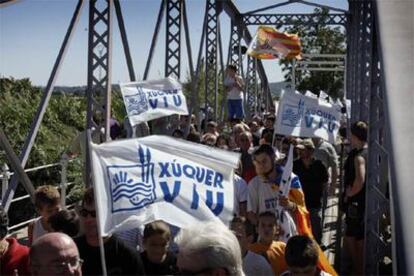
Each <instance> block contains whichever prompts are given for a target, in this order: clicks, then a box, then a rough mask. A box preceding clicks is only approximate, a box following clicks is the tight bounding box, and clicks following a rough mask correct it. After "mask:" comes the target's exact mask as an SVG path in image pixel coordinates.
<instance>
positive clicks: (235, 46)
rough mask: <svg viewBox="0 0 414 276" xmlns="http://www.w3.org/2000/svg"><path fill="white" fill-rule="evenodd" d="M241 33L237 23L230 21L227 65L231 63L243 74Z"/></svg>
mask: <svg viewBox="0 0 414 276" xmlns="http://www.w3.org/2000/svg"><path fill="white" fill-rule="evenodd" d="M241 39H242V36H241V33H240V30H239V27H238V24H236V23H235V22H233V21H232V22H231V31H230V41H229V49H228V56H227V65H230V64H233V65H235V66H237V68H238V69H239V73H240V74H241V75H243V63H242V60H243V59H242V53H241V45H240V44H241Z"/></svg>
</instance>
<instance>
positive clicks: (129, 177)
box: [107, 146, 156, 213]
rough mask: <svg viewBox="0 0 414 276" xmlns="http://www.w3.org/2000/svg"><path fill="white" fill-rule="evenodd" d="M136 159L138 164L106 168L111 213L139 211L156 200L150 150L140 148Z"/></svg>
mask: <svg viewBox="0 0 414 276" xmlns="http://www.w3.org/2000/svg"><path fill="white" fill-rule="evenodd" d="M138 159H139V161H140V163H139V164H134V165H129V166H118V165H114V166H108V167H107V172H108V177H109V180H110V190H111V198H112V202H111V203H112V213H116V212H120V211H125V210H136V209H141V208H143V207H145V206H147V205H148V204H151V203H153V202H154V200H155V198H156V195H155V181H154V163H151V152H150V150H149V149H148V148H146V149H144V148H143V147H142V146H140V147H139V148H138Z"/></svg>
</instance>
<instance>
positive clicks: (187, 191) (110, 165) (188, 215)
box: [91, 136, 239, 236]
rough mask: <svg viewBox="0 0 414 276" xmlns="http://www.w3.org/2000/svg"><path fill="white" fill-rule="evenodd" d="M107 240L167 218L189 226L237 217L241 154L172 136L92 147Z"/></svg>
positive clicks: (95, 182) (171, 222) (227, 220)
mask: <svg viewBox="0 0 414 276" xmlns="http://www.w3.org/2000/svg"><path fill="white" fill-rule="evenodd" d="M91 149H92V164H93V177H94V186H95V198H96V202H97V208H98V218H99V226H100V231H101V234H102V235H103V236H105V235H108V234H110V233H113V232H115V231H117V230H127V229H130V228H134V227H137V226H140V225H144V224H146V223H149V222H151V221H154V220H158V219H162V220H164V221H166V222H167V223H170V224H172V225H176V226H178V227H181V228H184V227H186V226H188V225H192V224H195V223H198V222H202V221H206V220H218V219H219V220H221V221H222V222H223V223H225V224H228V223H229V222H230V221H231V219H232V218H233V207H234V204H233V202H234V200H233V199H234V187H233V170H234V168H236V167H237V163H238V159H239V155H238V154H236V153H232V152H227V151H223V150H219V149H215V148H211V147H207V146H204V145H199V144H194V143H191V142H187V141H184V140H179V139H175V138H171V137H167V136H147V137H144V138H138V139H127V140H118V141H113V142H108V143H104V144H100V145H96V144H92V147H91Z"/></svg>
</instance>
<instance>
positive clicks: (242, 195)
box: [234, 174, 249, 215]
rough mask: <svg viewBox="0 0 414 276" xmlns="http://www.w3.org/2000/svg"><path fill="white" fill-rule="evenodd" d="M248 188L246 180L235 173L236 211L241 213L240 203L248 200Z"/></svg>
mask: <svg viewBox="0 0 414 276" xmlns="http://www.w3.org/2000/svg"><path fill="white" fill-rule="evenodd" d="M248 193H249V190H248V188H247V183H246V181H245V180H244V179H243V178H241V177H240V176H238V175H236V174H235V175H234V213H235V214H236V215H239V211H240V210H239V203H240V202H247V194H248Z"/></svg>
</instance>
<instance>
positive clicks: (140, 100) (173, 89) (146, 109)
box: [119, 78, 188, 126]
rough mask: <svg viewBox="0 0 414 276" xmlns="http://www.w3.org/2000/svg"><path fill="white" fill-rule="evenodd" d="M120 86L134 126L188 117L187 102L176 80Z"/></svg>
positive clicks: (123, 84)
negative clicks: (170, 116)
mask: <svg viewBox="0 0 414 276" xmlns="http://www.w3.org/2000/svg"><path fill="white" fill-rule="evenodd" d="M119 86H120V87H121V92H122V96H123V98H124V103H125V109H126V111H127V114H128V118H129V121H130V122H131V125H132V126H135V125H137V124H140V123H143V122H147V121H150V120H153V119H157V118H161V117H164V116H169V115H172V114H181V115H188V109H187V102H186V100H185V96H184V94H183V92H182V88H181V84H180V83H179V82H178V81H177V80H176V79H173V78H165V79H161V80H153V81H144V82H131V83H121V84H120V85H119Z"/></svg>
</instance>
